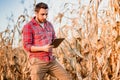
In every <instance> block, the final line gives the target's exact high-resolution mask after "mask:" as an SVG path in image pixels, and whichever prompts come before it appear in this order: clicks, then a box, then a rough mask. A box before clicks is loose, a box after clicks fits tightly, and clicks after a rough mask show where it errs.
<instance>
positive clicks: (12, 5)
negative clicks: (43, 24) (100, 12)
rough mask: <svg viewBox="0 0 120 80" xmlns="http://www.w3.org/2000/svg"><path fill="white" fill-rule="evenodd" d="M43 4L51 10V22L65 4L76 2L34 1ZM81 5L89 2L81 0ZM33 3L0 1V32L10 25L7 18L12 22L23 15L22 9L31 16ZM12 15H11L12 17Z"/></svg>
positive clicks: (31, 0) (30, 0)
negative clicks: (12, 19) (11, 18)
mask: <svg viewBox="0 0 120 80" xmlns="http://www.w3.org/2000/svg"><path fill="white" fill-rule="evenodd" d="M41 1H42V2H45V3H47V4H48V5H49V7H50V8H51V10H50V11H49V16H50V17H49V16H48V18H49V20H50V21H53V20H52V19H53V18H54V17H55V15H56V14H57V13H58V12H59V11H60V8H61V7H62V6H64V5H63V3H65V2H71V3H77V1H78V0H65V1H63V0H36V2H37V3H38V2H41ZM81 1H82V3H86V4H88V2H89V0H81ZM103 1H104V2H103V4H104V5H103V6H105V2H106V1H107V0H106V1H105V0H103ZM33 2H34V0H0V16H1V18H0V32H1V31H4V30H5V29H6V27H7V25H8V23H9V24H12V23H10V22H9V20H8V19H9V17H10V16H12V17H13V18H14V20H17V18H18V16H19V15H20V14H22V13H23V11H24V8H26V9H27V10H28V13H29V14H30V15H31V14H33V12H32V8H33V6H32V5H33ZM12 14H13V15H12Z"/></svg>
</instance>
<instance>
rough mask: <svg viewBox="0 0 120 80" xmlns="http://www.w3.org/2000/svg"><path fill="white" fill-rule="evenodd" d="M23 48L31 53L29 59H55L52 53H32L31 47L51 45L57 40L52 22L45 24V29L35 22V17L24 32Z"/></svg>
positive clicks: (25, 27) (24, 28)
mask: <svg viewBox="0 0 120 80" xmlns="http://www.w3.org/2000/svg"><path fill="white" fill-rule="evenodd" d="M22 34H23V47H24V49H25V50H26V51H28V52H29V58H32V57H35V58H38V59H40V60H43V61H47V62H49V61H51V60H52V59H53V56H52V53H51V52H43V51H37V52H31V46H44V45H47V44H50V43H51V42H52V40H53V39H54V38H55V32H54V29H53V26H52V24H51V23H50V22H48V21H46V22H45V23H44V28H43V27H42V26H40V24H38V23H37V22H36V20H35V17H34V18H33V19H32V20H31V21H30V22H29V23H27V24H26V25H25V26H24V27H23V30H22Z"/></svg>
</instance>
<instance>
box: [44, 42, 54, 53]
mask: <svg viewBox="0 0 120 80" xmlns="http://www.w3.org/2000/svg"><path fill="white" fill-rule="evenodd" d="M52 48H53V46H52V45H50V44H48V45H45V46H43V51H45V52H52Z"/></svg>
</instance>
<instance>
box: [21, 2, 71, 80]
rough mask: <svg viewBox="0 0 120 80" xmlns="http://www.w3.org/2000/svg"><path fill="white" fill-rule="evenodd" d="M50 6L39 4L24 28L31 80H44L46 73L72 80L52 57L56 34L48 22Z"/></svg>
mask: <svg viewBox="0 0 120 80" xmlns="http://www.w3.org/2000/svg"><path fill="white" fill-rule="evenodd" d="M47 15H48V6H47V4H46V3H43V2H41V3H38V4H37V5H36V6H35V17H33V19H32V20H31V21H30V22H28V23H27V24H26V25H25V26H24V27H23V47H24V49H25V50H26V51H27V52H28V53H29V60H30V69H31V71H30V76H31V80H43V79H44V76H45V74H46V73H49V74H50V75H53V76H55V77H57V78H58V79H59V80H71V77H70V76H69V75H68V74H67V72H66V71H65V69H64V68H63V67H62V66H61V65H60V64H59V63H58V62H57V61H56V60H55V58H54V57H53V55H52V49H53V46H51V45H50V44H51V42H52V41H53V40H54V39H55V32H54V29H53V26H52V24H51V23H50V22H48V21H47V20H46V18H47Z"/></svg>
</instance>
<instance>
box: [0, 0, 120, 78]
mask: <svg viewBox="0 0 120 80" xmlns="http://www.w3.org/2000/svg"><path fill="white" fill-rule="evenodd" d="M102 1H103V0H90V2H89V4H88V5H87V6H86V5H83V6H81V0H78V4H77V5H76V4H74V3H65V4H64V9H63V10H62V11H61V12H59V13H58V14H57V16H56V17H55V18H54V24H57V25H59V28H58V30H57V31H56V33H57V37H64V38H65V40H64V41H63V42H62V43H61V44H60V46H59V47H58V48H55V49H54V51H53V54H54V55H55V56H56V58H57V60H58V61H59V62H60V64H61V65H62V66H63V67H64V68H65V69H66V70H67V72H68V73H69V74H70V75H71V76H72V80H120V0H108V1H109V2H108V3H109V4H108V9H106V10H101V11H98V9H99V7H100V4H101V2H102ZM35 3H36V0H34V4H35ZM70 6H71V7H70ZM74 6H75V8H74ZM70 16H71V17H70ZM72 16H73V17H72ZM30 18H31V16H29V15H28V14H27V13H25V14H22V15H20V16H19V17H18V20H17V23H15V22H14V20H11V21H12V22H13V23H15V25H14V26H13V29H9V27H7V28H6V30H5V31H3V32H0V80H30V76H29V74H30V73H29V65H28V64H29V63H28V54H27V53H26V52H25V51H24V50H23V48H22V41H21V36H22V35H21V27H22V26H23V25H24V23H26V22H27V21H28V20H29V19H30ZM8 26H9V25H8ZM16 35H18V36H16ZM16 37H17V39H16ZM16 40H17V42H18V44H17V47H14V46H13V45H14V44H15V43H16ZM45 80H57V79H55V78H54V77H52V76H50V75H48V74H46V77H45Z"/></svg>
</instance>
